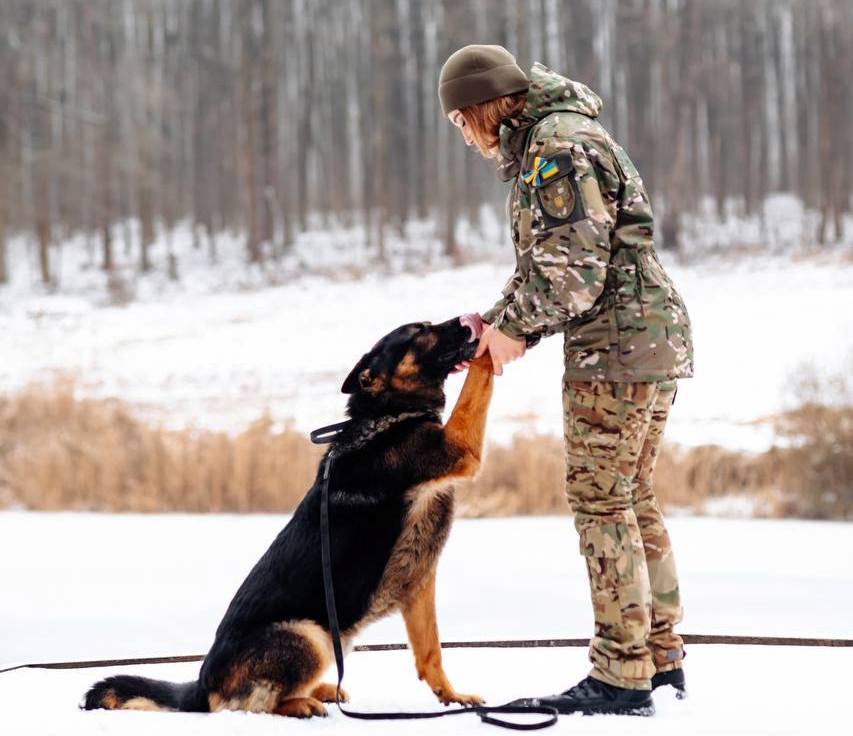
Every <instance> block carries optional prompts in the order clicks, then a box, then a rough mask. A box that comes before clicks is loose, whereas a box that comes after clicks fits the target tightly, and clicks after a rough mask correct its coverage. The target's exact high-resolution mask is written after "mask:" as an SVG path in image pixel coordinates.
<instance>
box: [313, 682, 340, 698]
mask: <svg viewBox="0 0 853 736" xmlns="http://www.w3.org/2000/svg"><path fill="white" fill-rule="evenodd" d="M336 690H337V686H336V685H333V684H332V683H331V682H321V683H320V684H319V685H317V687H315V688H314V690H312V691H311V697H312V698H316V699H317V700H320V701H322V702H324V703H334V702H335V691H336ZM341 702H342V703H348V702H349V695H348V694H347V691H346V690H344V689H343V688H341Z"/></svg>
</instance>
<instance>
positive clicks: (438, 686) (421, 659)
mask: <svg viewBox="0 0 853 736" xmlns="http://www.w3.org/2000/svg"><path fill="white" fill-rule="evenodd" d="M403 620H404V621H405V622H406V632H407V633H408V635H409V644H410V645H411V647H412V652H413V653H414V655H415V667H416V669H417V671H418V677H419V678H420V679H421V680H426V683H427V685H429V686H430V687H431V688H432V691H433V692H434V693H435V694H436V696H438V699H439V700H440V701H441V702H442V703H444V704H445V705H446V704H447V703H462V704H463V705H479V704H480V703H482V702H483V699H482V698H481V697H480V696H479V695H464V694H462V693H457V692H456V690H454V689H453V686H452V685H451V684H450V681H449V680H448V679H447V675H446V674H445V673H444V668H443V667H442V664H441V642H440V641H439V638H438V625H437V624H436V621H435V567H433V568H432V570H431V571H430V573H429V577H428V578H427V580H426V582H425V583H424V586H423V587H422V588H421V589H420V590H419V591H418V592H417V593H416V594H415V595H414V596H413V597H412V598H411V600H410V601H409V602H408V603H407V604H406V605H405V606H404V607H403Z"/></svg>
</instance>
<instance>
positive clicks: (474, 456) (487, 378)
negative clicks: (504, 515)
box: [444, 353, 494, 477]
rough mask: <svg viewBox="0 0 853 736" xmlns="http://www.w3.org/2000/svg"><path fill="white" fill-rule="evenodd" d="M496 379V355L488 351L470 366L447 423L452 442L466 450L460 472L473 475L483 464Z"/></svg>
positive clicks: (450, 442)
mask: <svg viewBox="0 0 853 736" xmlns="http://www.w3.org/2000/svg"><path fill="white" fill-rule="evenodd" d="M493 381H494V374H493V372H492V359H491V356H490V355H489V354H488V353H485V354H483V355H481V356H480V357H479V358H477V360H475V361H474V362H473V363H471V365H470V366H469V368H468V375H467V376H466V377H465V384H464V385H463V386H462V392H461V393H460V394H459V400H458V401H457V402H456V406H454V407H453V411H452V412H451V413H450V419H448V420H447V424H445V425H444V436H445V438H446V439H447V442H448V444H449V445H451V446H453V447H455V448H457V449H460V450H462V453H463V455H462V459H461V461H460V462H461V463H462V468H461V471H462V472H461V473H460V475H463V476H468V477H471V476H473V475H475V474H476V472H477V470H478V469H479V467H480V458H482V456H483V438H484V436H485V433H486V414H487V413H488V410H489V402H490V401H491V398H492V383H493Z"/></svg>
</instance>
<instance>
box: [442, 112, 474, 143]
mask: <svg viewBox="0 0 853 736" xmlns="http://www.w3.org/2000/svg"><path fill="white" fill-rule="evenodd" d="M447 117H448V119H449V120H450V122H451V123H453V124H454V125H455V126H456V128H457V129H458V130H459V132H460V133H461V134H462V137H463V138H464V139H465V145H466V146H473V145H474V138H473V137H472V136H471V131H470V130H469V129H468V125H467V123H466V122H465V116H464V115H463V114H462V113H461V112H460V111H459V110H451V111H450V112H449V113H448V115H447Z"/></svg>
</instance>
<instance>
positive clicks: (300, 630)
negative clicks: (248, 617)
mask: <svg viewBox="0 0 853 736" xmlns="http://www.w3.org/2000/svg"><path fill="white" fill-rule="evenodd" d="M242 645H243V646H242V647H241V649H242V652H241V654H240V655H239V657H238V658H236V659H235V660H234V661H232V662H231V663H230V664H228V665H227V666H226V667H225V669H224V670H223V674H222V676H221V679H220V684H219V685H218V686H217V687H215V688H213V689H212V690H211V692H210V694H209V696H208V701H209V705H210V710H211V711H219V710H247V711H252V712H255V713H278V714H281V715H292V716H295V717H299V718H307V717H309V716H312V715H325V713H326V709H325V708H324V707H323V704H322V703H321V702H320V701H319V700H318V699H317V698H315V697H313V693H314V691H315V690H316V688H317V686H318V684H319V682H320V677H321V676H322V674H323V672H324V671H325V670H326V668H327V667H328V666H329V664H330V663H331V661H332V645H331V640H330V638H329V634H328V632H327V631H325V630H324V629H323V628H322V627H320V626H319V625H317V624H316V623H314V622H313V621H286V622H281V623H277V624H273V625H272V626H269V627H267V628H265V629H264V630H262V631H259V632H258V633H257V634H256V635H255V636H253V637H252V638H251V639H249V640H247V641H244V642H242Z"/></svg>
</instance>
